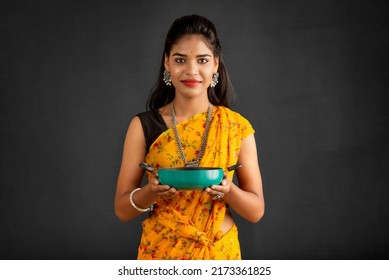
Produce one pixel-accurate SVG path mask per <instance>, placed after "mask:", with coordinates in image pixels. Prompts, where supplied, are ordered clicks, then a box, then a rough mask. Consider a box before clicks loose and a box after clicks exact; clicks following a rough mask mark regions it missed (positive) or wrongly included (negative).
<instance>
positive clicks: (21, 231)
mask: <svg viewBox="0 0 389 280" xmlns="http://www.w3.org/2000/svg"><path fill="white" fill-rule="evenodd" d="M387 3H388V2H387V1H246V0H240V1H226V0H220V1H191V2H188V1H95V0H90V1H55V0H51V1H2V2H1V4H0V6H1V8H0V15H1V17H0V31H1V42H0V46H1V52H0V71H1V72H0V74H1V88H0V90H1V111H0V121H1V146H0V147H1V156H0V164H1V181H0V183H1V189H0V219H1V226H0V228H1V229H0V252H1V258H3V259H53V258H54V259H133V258H135V257H136V250H137V244H138V241H139V238H140V223H141V220H142V219H143V218H144V216H142V217H140V218H138V219H136V220H134V221H131V222H130V223H128V224H123V223H121V222H120V221H119V220H118V219H117V218H116V217H115V215H114V207H113V199H114V193H115V187H116V179H117V175H118V171H119V166H120V161H121V153H122V146H123V140H124V136H125V133H126V129H127V126H128V124H129V122H130V120H131V118H132V117H133V116H134V115H135V114H136V113H138V112H140V111H143V110H144V109H145V102H146V100H147V97H148V94H149V91H150V89H151V87H152V85H153V83H154V81H155V79H156V75H157V72H158V67H159V63H160V59H161V54H162V46H163V40H164V36H165V34H166V32H167V29H168V28H169V27H170V25H171V23H172V22H173V20H174V19H176V18H177V17H180V16H182V15H186V14H191V13H198V14H202V15H205V16H206V17H208V18H210V19H211V20H212V21H214V23H215V24H216V26H217V27H218V31H219V35H220V39H221V42H222V46H223V51H224V59H225V62H226V64H227V67H228V69H229V73H230V76H231V79H232V81H233V84H234V87H235V91H236V93H237V96H238V98H237V102H236V103H235V106H234V109H235V110H237V111H239V112H241V113H242V114H243V115H244V116H246V117H247V118H248V119H249V120H250V121H251V123H252V125H253V126H254V128H255V129H256V139H257V145H258V152H259V161H260V165H261V170H262V174H263V183H264V192H265V199H266V213H265V216H264V218H263V219H262V220H261V221H260V222H259V223H257V224H250V223H249V222H247V221H244V220H243V219H241V218H240V217H238V216H236V215H235V216H236V221H237V223H238V225H239V227H240V239H241V244H242V251H243V257H244V258H245V259H377V258H388V253H387V252H388V249H389V237H388V236H389V228H388V221H389V211H388V208H389V207H388V202H389V188H388V178H389V175H388V174H389V164H388V163H387V159H388V156H389V151H388V140H389V139H388V136H387V133H386V132H387V130H388V120H389V114H388V104H387V102H386V95H387V94H388V77H389V75H388V74H389V71H388V47H389V45H388V24H387V23H388V4H387Z"/></svg>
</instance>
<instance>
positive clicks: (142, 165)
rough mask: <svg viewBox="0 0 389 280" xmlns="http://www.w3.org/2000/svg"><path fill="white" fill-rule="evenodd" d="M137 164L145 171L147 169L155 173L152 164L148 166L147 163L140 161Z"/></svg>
mask: <svg viewBox="0 0 389 280" xmlns="http://www.w3.org/2000/svg"><path fill="white" fill-rule="evenodd" d="M139 166H140V168H142V169H144V170H146V171H149V172H151V173H155V169H154V168H153V167H152V166H150V165H148V164H147V163H145V162H142V163H140V164H139Z"/></svg>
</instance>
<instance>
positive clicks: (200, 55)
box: [173, 52, 211, 57]
mask: <svg viewBox="0 0 389 280" xmlns="http://www.w3.org/2000/svg"><path fill="white" fill-rule="evenodd" d="M173 56H182V57H187V55H186V54H182V53H178V52H177V53H174V54H173ZM196 57H211V55H209V54H199V55H196Z"/></svg>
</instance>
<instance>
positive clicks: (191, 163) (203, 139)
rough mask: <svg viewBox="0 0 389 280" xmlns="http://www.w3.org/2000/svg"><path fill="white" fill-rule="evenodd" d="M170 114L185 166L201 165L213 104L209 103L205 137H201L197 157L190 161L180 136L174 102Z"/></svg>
mask: <svg viewBox="0 0 389 280" xmlns="http://www.w3.org/2000/svg"><path fill="white" fill-rule="evenodd" d="M170 114H171V118H172V123H173V131H174V137H175V138H176V143H177V147H178V151H179V152H180V155H181V158H182V160H183V161H184V163H185V166H186V167H198V166H199V162H200V160H201V158H202V157H203V155H204V151H205V146H206V145H207V138H208V133H209V126H210V124H211V119H212V107H211V104H209V107H208V112H207V119H206V121H205V131H204V134H203V137H202V138H201V146H200V150H199V153H198V154H197V158H196V159H195V160H193V161H189V162H188V161H187V160H186V157H185V154H184V149H183V148H182V143H181V139H180V136H179V135H178V130H177V123H176V111H175V110H174V105H173V104H172V106H171V107H170Z"/></svg>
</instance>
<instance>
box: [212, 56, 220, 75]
mask: <svg viewBox="0 0 389 280" xmlns="http://www.w3.org/2000/svg"><path fill="white" fill-rule="evenodd" d="M218 69H219V58H218V57H215V65H214V67H213V73H216V72H217V70H218Z"/></svg>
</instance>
